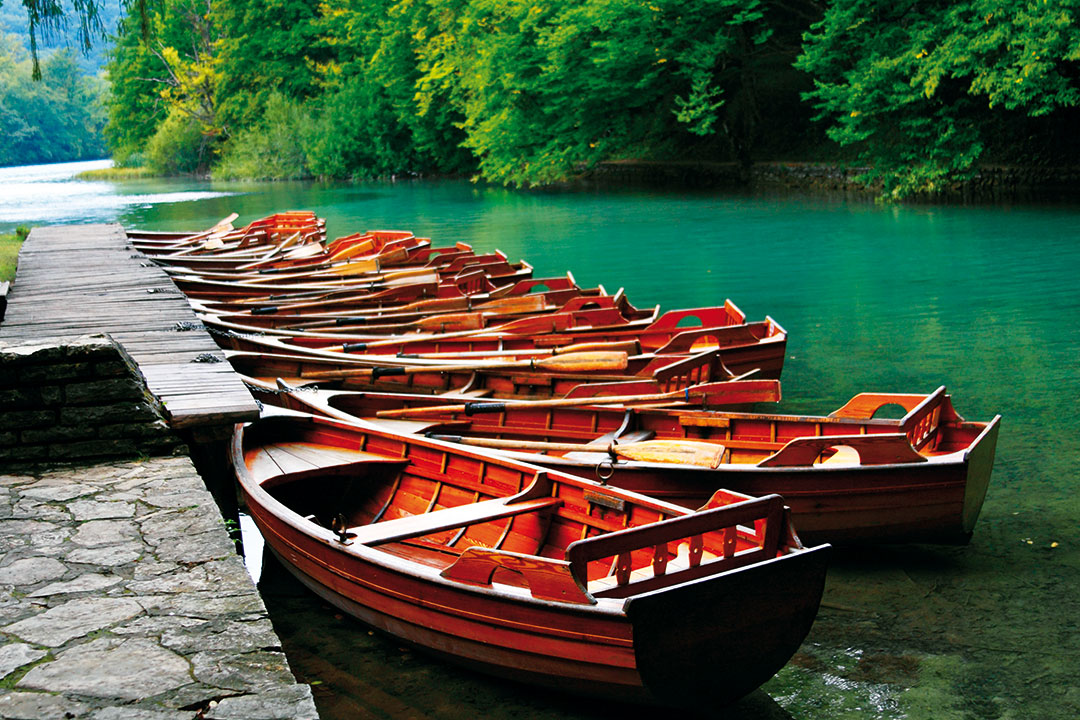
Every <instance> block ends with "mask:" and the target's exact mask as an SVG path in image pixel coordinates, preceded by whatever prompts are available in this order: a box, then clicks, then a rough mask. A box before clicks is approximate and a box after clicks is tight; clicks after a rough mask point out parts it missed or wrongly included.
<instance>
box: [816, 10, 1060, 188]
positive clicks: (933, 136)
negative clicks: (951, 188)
mask: <svg viewBox="0 0 1080 720" xmlns="http://www.w3.org/2000/svg"><path fill="white" fill-rule="evenodd" d="M1078 6H1080V2H1078V0H1056V1H1055V2H1053V3H1050V2H1046V1H1045V0H1043V1H1042V2H1039V1H1037V0H1030V1H1029V0H968V1H967V2H961V3H954V2H946V1H945V0H937V1H936V2H916V1H915V0H900V1H899V2H897V1H896V0H891V1H890V2H885V1H884V0H835V1H834V2H833V3H832V4H831V5H830V6H829V7H828V9H827V10H826V12H825V16H824V18H823V19H822V21H821V22H819V23H817V24H815V25H814V26H813V27H812V29H811V32H809V33H808V34H807V35H806V38H805V44H804V50H803V54H802V55H801V57H800V58H799V60H798V63H797V67H799V68H800V69H802V70H804V71H806V72H808V73H811V74H812V76H813V77H814V90H813V91H811V92H809V93H807V94H806V99H808V100H810V101H811V102H813V103H814V105H815V107H816V108H817V109H818V110H819V111H820V114H819V116H818V117H819V118H822V119H827V120H829V121H830V122H831V124H830V126H829V130H828V134H829V136H830V137H831V138H832V139H834V140H836V141H837V142H839V143H840V144H841V145H845V146H850V147H852V148H853V149H855V150H856V151H857V153H858V157H859V158H860V159H861V160H862V161H863V162H866V163H868V164H869V165H870V171H869V173H868V175H867V179H868V180H877V181H880V182H882V183H883V186H884V190H885V192H886V194H888V195H889V196H892V197H897V198H899V197H904V196H906V195H910V194H913V193H919V192H933V191H936V190H940V189H943V188H944V187H946V186H948V185H951V184H954V183H956V182H959V181H963V180H965V179H968V178H970V177H971V176H972V175H973V174H974V173H975V172H976V162H977V161H978V160H979V159H980V158H982V157H984V156H985V155H986V154H987V153H988V152H989V153H990V154H991V155H996V156H1005V155H1006V154H1007V153H1008V152H1009V149H1010V147H1009V146H1015V145H1017V144H1018V143H1019V142H1022V139H1023V138H1024V137H1025V136H1027V135H1028V134H1029V133H1023V134H1019V132H1017V131H1019V130H1021V129H1022V128H1025V127H1028V126H1029V123H1030V121H1031V119H1033V118H1035V119H1038V118H1043V119H1047V118H1050V116H1055V115H1056V116H1059V117H1061V116H1063V115H1065V112H1063V111H1067V110H1068V109H1071V108H1076V107H1077V105H1078V103H1080V87H1078V82H1080V25H1078V23H1077V8H1078ZM1045 129H1046V128H1045V127H1044V131H1045Z"/></svg>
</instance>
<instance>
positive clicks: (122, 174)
mask: <svg viewBox="0 0 1080 720" xmlns="http://www.w3.org/2000/svg"><path fill="white" fill-rule="evenodd" d="M150 177H157V176H156V175H155V174H154V172H153V171H151V170H150V168H148V167H115V166H114V167H107V168H98V169H96V170H84V171H83V172H81V173H79V174H78V175H76V176H75V179H76V180H141V179H144V178H150Z"/></svg>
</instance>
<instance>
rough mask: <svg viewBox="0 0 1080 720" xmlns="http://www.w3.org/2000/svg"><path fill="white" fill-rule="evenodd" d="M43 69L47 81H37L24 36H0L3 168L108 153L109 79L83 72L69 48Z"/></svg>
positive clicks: (0, 151) (0, 158)
mask: <svg viewBox="0 0 1080 720" xmlns="http://www.w3.org/2000/svg"><path fill="white" fill-rule="evenodd" d="M41 71H42V75H43V82H36V81H34V80H32V79H31V76H32V61H31V60H30V59H29V58H28V57H27V55H26V52H25V50H23V49H22V47H21V45H20V44H19V42H18V39H17V38H15V37H14V36H2V35H0V137H3V138H4V141H3V142H2V143H0V166H3V165H23V164H33V163H47V162H60V161H65V160H83V159H88V158H98V157H102V156H104V155H105V145H104V142H103V141H102V135H101V130H102V126H103V125H104V123H105V109H104V104H103V101H104V97H105V84H104V82H103V81H102V80H101V79H100V78H93V77H85V76H83V75H82V74H81V73H80V72H79V68H78V65H77V64H76V63H75V61H74V59H73V58H72V57H71V54H70V53H68V52H66V51H61V52H57V53H54V54H53V55H52V56H50V57H49V58H48V59H47V60H45V62H44V63H42V65H41Z"/></svg>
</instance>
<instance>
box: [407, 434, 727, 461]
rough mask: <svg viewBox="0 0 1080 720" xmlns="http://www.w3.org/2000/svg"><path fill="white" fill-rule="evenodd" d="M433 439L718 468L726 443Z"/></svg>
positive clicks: (457, 437)
mask: <svg viewBox="0 0 1080 720" xmlns="http://www.w3.org/2000/svg"><path fill="white" fill-rule="evenodd" d="M428 437H430V438H432V439H434V440H445V441H447V442H454V443H460V444H461V445H474V446H476V447H486V448H499V449H504V450H533V451H537V452H543V451H553V452H596V453H602V452H606V453H608V454H609V455H611V456H612V457H621V458H626V459H627V460H636V461H638V462H654V463H675V464H678V465H695V466H698V467H707V468H714V469H715V468H717V467H719V466H720V462H721V460H723V458H724V446H723V445H718V444H716V443H707V442H698V441H694V440H643V441H642V442H636V443H627V444H626V445H618V444H616V443H611V444H609V445H607V446H604V445H583V444H579V443H557V442H538V441H533V440H499V439H495V438H474V437H463V436H460V435H435V434H431V435H428Z"/></svg>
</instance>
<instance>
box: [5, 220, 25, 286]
mask: <svg viewBox="0 0 1080 720" xmlns="http://www.w3.org/2000/svg"><path fill="white" fill-rule="evenodd" d="M29 232H30V231H29V230H27V229H26V228H23V227H20V228H18V229H17V230H16V231H15V232H14V233H12V234H10V235H0V282H4V281H5V280H9V281H10V280H14V279H15V266H16V264H17V263H18V259H19V248H20V247H22V244H23V240H25V239H26V236H27V234H28V233H29Z"/></svg>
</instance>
